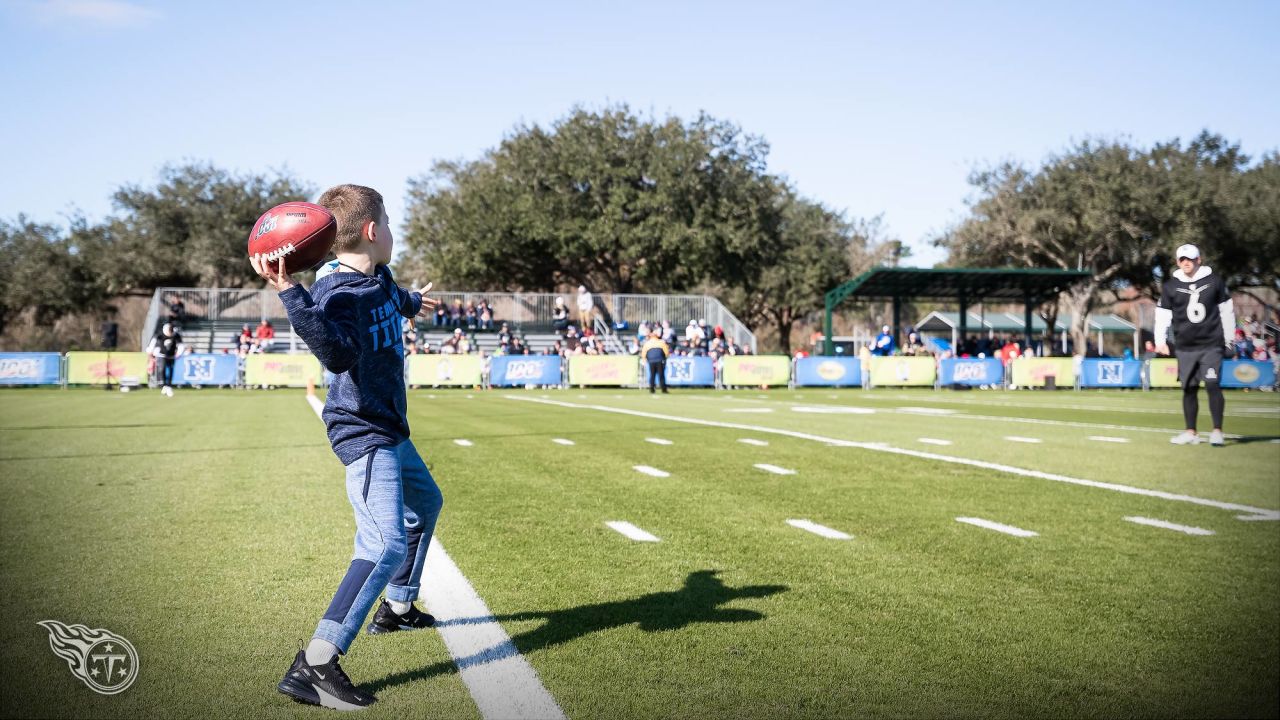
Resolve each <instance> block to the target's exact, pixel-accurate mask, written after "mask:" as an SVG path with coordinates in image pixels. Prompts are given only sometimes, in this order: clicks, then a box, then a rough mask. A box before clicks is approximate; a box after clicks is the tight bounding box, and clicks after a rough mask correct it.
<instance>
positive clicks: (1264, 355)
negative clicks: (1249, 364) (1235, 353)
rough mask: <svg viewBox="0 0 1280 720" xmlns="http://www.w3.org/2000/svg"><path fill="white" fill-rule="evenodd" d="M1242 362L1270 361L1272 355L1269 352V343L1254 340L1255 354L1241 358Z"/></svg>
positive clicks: (1259, 339)
mask: <svg viewBox="0 0 1280 720" xmlns="http://www.w3.org/2000/svg"><path fill="white" fill-rule="evenodd" d="M1240 359H1241V360H1270V359H1271V353H1269V352H1268V351H1267V341H1266V340H1263V339H1262V338H1254V339H1253V352H1251V353H1250V354H1249V355H1242V356H1240Z"/></svg>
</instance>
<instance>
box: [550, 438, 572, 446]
mask: <svg viewBox="0 0 1280 720" xmlns="http://www.w3.org/2000/svg"><path fill="white" fill-rule="evenodd" d="M551 442H553V443H555V444H557V445H572V444H573V441H572V440H569V439H567V438H551Z"/></svg>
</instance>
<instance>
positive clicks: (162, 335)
mask: <svg viewBox="0 0 1280 720" xmlns="http://www.w3.org/2000/svg"><path fill="white" fill-rule="evenodd" d="M185 351H186V346H184V345H183V344H182V334H181V333H178V332H176V331H175V330H174V329H173V325H172V324H171V323H165V324H164V327H162V328H161V329H160V332H158V333H156V335H155V337H153V338H151V344H150V345H148V346H147V352H149V353H151V355H152V356H153V357H155V359H156V374H157V375H159V376H160V394H161V395H164V396H166V397H173V364H174V362H175V361H176V360H177V358H178V356H179V355H181V354H182V353H183V352H185Z"/></svg>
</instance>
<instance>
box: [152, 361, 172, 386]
mask: <svg viewBox="0 0 1280 720" xmlns="http://www.w3.org/2000/svg"><path fill="white" fill-rule="evenodd" d="M173 361H174V358H167V357H165V356H163V355H161V356H160V357H158V358H156V370H158V371H159V372H160V384H161V385H163V386H165V387H169V386H171V385H173Z"/></svg>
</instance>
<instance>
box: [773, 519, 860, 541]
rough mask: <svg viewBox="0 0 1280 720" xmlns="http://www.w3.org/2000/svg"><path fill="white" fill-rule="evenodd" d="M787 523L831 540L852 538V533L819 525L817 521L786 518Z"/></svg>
mask: <svg viewBox="0 0 1280 720" xmlns="http://www.w3.org/2000/svg"><path fill="white" fill-rule="evenodd" d="M787 524H788V525H790V526H791V527H795V528H800V529H801V530H808V531H809V532H811V533H813V534H815V535H821V536H822V537H824V538H829V539H831V540H852V539H853V536H852V535H849V534H846V533H842V532H840V531H839V530H832V529H831V528H829V527H827V526H826V525H819V524H818V523H816V522H813V521H812V520H788V521H787Z"/></svg>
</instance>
